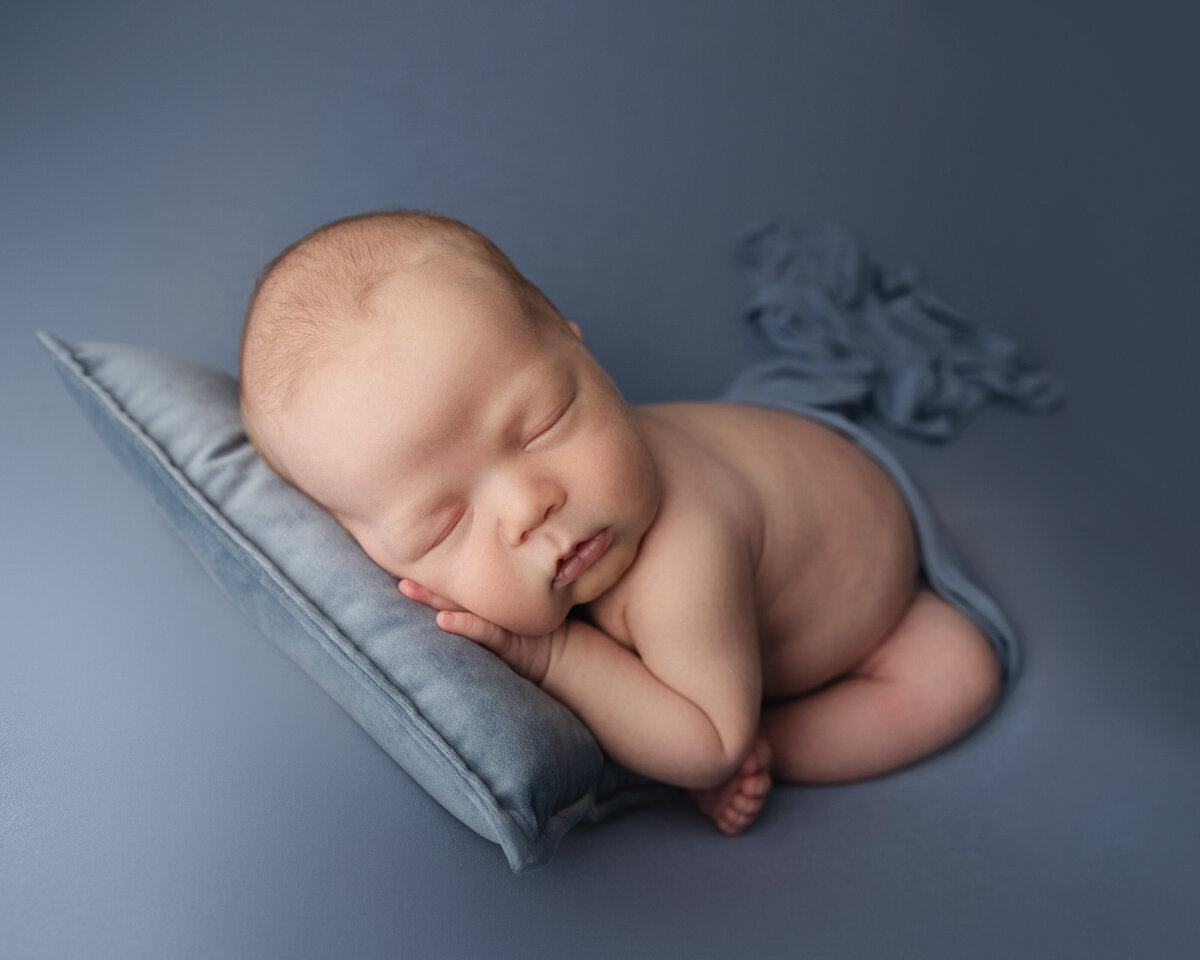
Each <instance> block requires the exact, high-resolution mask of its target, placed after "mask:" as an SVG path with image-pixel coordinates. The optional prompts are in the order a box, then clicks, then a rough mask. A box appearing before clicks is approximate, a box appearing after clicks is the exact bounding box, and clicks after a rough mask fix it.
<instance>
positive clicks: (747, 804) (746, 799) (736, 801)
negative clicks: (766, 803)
mask: <svg viewBox="0 0 1200 960" xmlns="http://www.w3.org/2000/svg"><path fill="white" fill-rule="evenodd" d="M762 807H763V798H762V797H752V796H748V795H747V794H744V793H735V794H734V795H733V796H732V797H730V798H729V809H730V810H732V811H733V812H734V813H736V814H738V815H740V816H751V817H752V816H754V814H756V813H758V811H759V810H761V809H762Z"/></svg>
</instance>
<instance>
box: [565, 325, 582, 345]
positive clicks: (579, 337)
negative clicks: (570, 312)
mask: <svg viewBox="0 0 1200 960" xmlns="http://www.w3.org/2000/svg"><path fill="white" fill-rule="evenodd" d="M566 324H567V326H568V327H569V328H570V330H571V332H572V333H573V334H575V339H576V340H578V341H579V342H580V343H583V331H582V330H580V329H579V324H577V323H576V322H575V321H574V320H568V321H566Z"/></svg>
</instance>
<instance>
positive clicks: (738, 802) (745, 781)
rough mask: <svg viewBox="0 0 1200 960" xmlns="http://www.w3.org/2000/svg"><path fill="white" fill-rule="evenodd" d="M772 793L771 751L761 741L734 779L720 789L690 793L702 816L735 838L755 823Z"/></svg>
mask: <svg viewBox="0 0 1200 960" xmlns="http://www.w3.org/2000/svg"><path fill="white" fill-rule="evenodd" d="M770 789H771V747H770V745H769V744H768V743H767V741H766V740H763V739H759V741H758V742H757V743H756V744H754V749H753V750H751V751H750V752H749V753H748V754H747V755H746V759H745V760H743V761H742V765H741V766H740V767H738V769H737V772H736V773H735V774H734V775H733V776H732V777H730V778H729V779H728V780H726V781H725V782H724V783H722V784H719V785H718V786H715V787H708V788H707V789H704V790H690V791H689V793H690V794H691V797H692V802H693V803H695V804H696V806H697V807H699V808H700V812H701V813H703V814H705V815H706V816H708V817H711V818H712V820H713V822H714V823H716V825H717V829H718V830H720V831H721V832H722V833H727V834H729V836H731V837H732V836H736V835H737V834H739V833H741V832H742V831H743V830H745V829H746V828H747V827H749V826H750V824H752V823H753V822H754V818H755V817H757V816H758V812H759V811H760V810H761V809H762V806H763V801H764V800H766V798H767V791H768V790H770Z"/></svg>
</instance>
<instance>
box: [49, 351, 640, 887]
mask: <svg viewBox="0 0 1200 960" xmlns="http://www.w3.org/2000/svg"><path fill="white" fill-rule="evenodd" d="M39 337H40V339H41V341H42V344H43V345H44V346H45V348H46V349H47V350H48V351H49V353H50V355H51V357H53V359H54V361H55V364H56V367H57V369H58V372H59V374H60V375H61V376H62V379H63V381H64V382H65V383H66V385H67V387H68V388H69V390H70V392H71V394H72V395H73V396H74V398H75V400H76V402H77V403H78V404H79V406H80V407H81V408H82V410H83V412H84V413H85V414H86V415H87V417H88V419H89V420H90V421H91V423H92V425H93V426H94V427H95V429H96V431H97V432H98V433H99V434H100V435H101V436H102V437H103V438H104V440H105V442H107V444H108V445H109V446H110V447H111V448H112V449H113V451H114V452H115V453H116V454H117V456H118V457H119V458H120V459H121V461H122V462H123V463H124V464H125V466H126V467H127V468H128V469H129V470H130V472H131V473H132V474H133V475H134V477H136V478H137V479H138V481H139V482H140V483H142V484H143V485H144V486H145V487H146V489H147V490H148V491H149V492H150V493H151V495H152V496H153V497H154V499H155V501H156V502H157V503H158V506H159V507H160V508H161V510H162V511H163V513H164V514H165V515H166V517H167V519H168V521H169V522H170V523H171V525H172V526H173V527H174V529H175V530H176V531H177V532H178V533H179V535H180V536H181V537H182V538H183V539H184V540H185V542H186V543H187V545H188V546H189V547H190V548H191V550H192V551H193V552H194V553H195V554H196V556H197V557H198V558H199V560H200V562H201V564H203V566H204V567H205V569H206V570H208V572H209V573H210V574H211V575H212V577H213V578H214V579H215V580H216V581H217V583H218V584H220V586H221V587H222V588H223V589H224V591H225V593H226V594H227V595H228V596H229V597H230V598H231V599H232V600H233V601H234V603H235V604H236V605H237V606H238V607H239V608H240V609H241V610H242V611H243V612H244V613H245V614H246V615H247V616H248V617H249V618H250V620H251V621H252V622H253V623H254V624H256V625H257V626H258V627H259V628H260V629H261V630H262V631H263V633H265V634H266V635H267V636H268V637H270V638H271V639H272V640H273V641H274V642H275V643H276V644H277V645H278V646H279V647H280V648H281V649H282V650H283V651H284V652H285V653H287V654H288V655H289V656H290V657H291V658H292V659H293V660H295V661H296V663H298V664H299V665H300V666H301V667H302V668H303V669H304V670H305V671H306V672H307V673H308V674H309V675H310V676H311V677H312V678H313V679H314V680H315V681H316V682H317V683H318V684H320V686H321V687H322V688H323V689H324V690H325V691H326V692H327V693H329V695H330V696H331V697H333V699H334V700H336V701H337V702H338V703H339V704H340V705H341V706H342V707H343V708H344V709H345V710H346V711H347V712H348V713H349V714H350V715H351V716H352V717H354V719H355V720H357V721H358V722H359V723H360V724H361V725H362V727H363V729H364V730H366V731H367V733H368V734H370V735H371V737H373V738H374V739H375V741H376V742H377V743H379V745H380V746H381V747H383V749H384V750H386V751H387V753H388V754H389V755H390V756H391V757H392V758H393V759H395V761H396V762H397V763H398V764H400V766H401V767H403V768H404V769H405V770H406V771H408V773H409V774H410V775H411V776H412V777H413V779H415V780H416V781H417V782H418V783H419V784H420V785H421V786H422V787H424V788H425V790H427V791H428V792H429V793H430V794H431V795H432V796H433V797H434V798H435V799H436V800H437V801H438V802H439V803H441V804H442V806H444V807H445V808H446V809H447V810H449V811H450V812H451V813H453V814H454V815H455V816H456V817H458V818H459V819H460V820H462V821H463V823H465V824H467V826H469V827H471V828H472V829H473V830H475V831H476V832H478V833H479V834H481V835H482V836H484V837H486V838H488V839H489V840H492V841H494V842H496V843H498V844H500V846H501V847H502V848H503V849H504V853H505V855H506V856H507V858H508V862H509V865H510V866H511V867H512V869H513V870H525V869H528V868H530V867H536V866H540V865H542V864H545V863H546V862H548V861H549V859H550V858H551V857H552V856H553V855H554V851H555V849H556V848H557V846H558V843H559V841H560V840H561V838H562V836H563V834H564V833H565V832H566V831H567V830H568V829H570V828H571V827H572V826H573V825H574V824H576V823H578V822H579V821H581V820H595V819H599V818H601V817H604V816H607V815H608V814H610V813H612V812H615V811H616V810H618V809H623V808H625V807H628V806H630V805H632V804H634V803H637V802H642V801H644V800H646V799H648V798H650V797H652V796H654V795H656V794H657V793H659V792H660V791H661V789H662V788H661V787H660V786H658V785H656V784H653V783H651V782H650V781H646V780H644V779H642V778H640V777H636V776H635V775H633V774H631V773H629V772H628V771H626V770H623V769H622V768H620V767H618V766H616V765H615V764H613V763H612V762H611V761H609V760H607V758H606V757H605V756H604V754H603V753H602V752H601V750H600V748H599V746H598V745H597V743H596V741H595V739H594V738H593V737H592V735H591V733H589V731H588V730H587V728H586V727H584V725H583V724H582V723H581V722H580V721H579V720H578V719H577V718H576V717H575V715H574V714H572V713H571V712H570V711H569V710H568V709H567V708H566V707H564V706H563V705H562V704H560V703H559V702H558V701H556V700H554V699H553V698H552V697H550V696H549V695H547V694H546V693H544V692H543V691H542V690H541V689H539V688H538V687H537V686H535V685H534V684H531V683H529V682H528V681H526V680H524V679H522V678H520V677H518V676H517V675H516V674H514V673H513V672H512V671H511V670H509V669H508V668H507V667H506V666H505V665H504V664H503V663H502V662H501V661H500V660H498V659H497V658H495V657H494V656H492V654H490V653H488V652H487V651H485V650H483V649H482V648H480V647H478V646H476V645H475V644H473V643H471V642H470V641H468V640H463V639H462V638H459V637H455V636H452V635H450V634H446V633H444V632H442V631H441V630H439V629H438V628H437V626H436V625H435V623H434V621H433V614H432V612H431V611H430V610H428V609H426V608H425V607H422V606H420V605H418V604H415V603H412V602H411V601H409V600H407V599H406V598H404V597H403V596H401V595H400V593H399V592H398V591H397V590H396V581H395V580H394V579H393V578H392V577H391V576H390V575H389V574H388V573H386V572H385V571H383V570H382V569H380V568H379V567H377V566H376V565H375V564H374V563H373V562H372V561H371V560H370V558H368V557H367V555H366V554H365V553H364V552H363V551H362V549H361V548H360V547H359V546H358V544H357V543H355V542H354V540H353V539H351V538H350V537H349V535H347V534H346V532H345V531H344V530H343V529H342V528H341V527H340V526H339V525H338V524H337V522H336V521H334V520H333V518H332V517H331V516H329V514H327V513H326V512H325V511H324V510H323V509H321V508H320V507H318V506H317V505H316V504H315V503H313V502H312V501H311V500H309V499H308V498H307V497H305V496H304V495H303V494H302V493H300V492H299V491H297V490H296V489H295V488H293V487H291V486H290V485H288V484H287V483H285V482H284V481H283V480H281V479H280V478H279V477H278V476H277V475H276V474H275V473H274V472H273V471H272V470H271V469H270V468H269V467H267V466H266V464H265V463H263V461H262V460H260V459H259V457H258V455H257V454H256V453H255V452H254V449H253V448H252V447H251V446H250V444H249V442H248V441H247V439H246V434H245V432H244V431H243V429H242V421H241V415H240V412H239V409H238V398H237V382H236V381H235V380H234V378H233V377H231V376H229V375H228V374H226V373H224V372H222V371H219V370H216V369H213V368H211V367H207V366H204V365H203V364H199V363H194V362H191V361H188V360H183V359H180V358H177V357H173V356H170V355H169V354H165V353H162V352H159V351H156V350H150V349H146V348H143V347H135V346H123V345H119V344H102V343H81V344H77V345H71V344H68V343H65V342H63V341H61V340H59V339H57V338H55V337H52V336H50V335H48V334H39Z"/></svg>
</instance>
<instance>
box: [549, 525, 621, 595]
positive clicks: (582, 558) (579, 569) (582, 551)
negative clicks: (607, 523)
mask: <svg viewBox="0 0 1200 960" xmlns="http://www.w3.org/2000/svg"><path fill="white" fill-rule="evenodd" d="M610 543H612V531H611V530H609V529H608V527H605V528H604V529H603V530H601V531H600V532H599V533H598V534H596V535H595V536H594V537H589V538H588V539H587V540H582V541H580V542H579V543H577V544H575V549H574V550H572V551H571V552H570V553H568V554H567V555H566V556H565V557H563V558H562V559H561V560H559V561H558V572H557V573H555V574H554V586H556V587H563V586H566V585H567V584H568V583H570V582H571V581H572V580H574V579H575V578H576V577H578V576H580V575H581V574H582V573H583V572H584V571H585V570H587V568H588V567H590V566H591V565H592V564H593V563H595V562H596V561H597V560H599V559H600V557H601V556H603V554H604V551H605V550H607V549H608V545H609V544H610Z"/></svg>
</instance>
